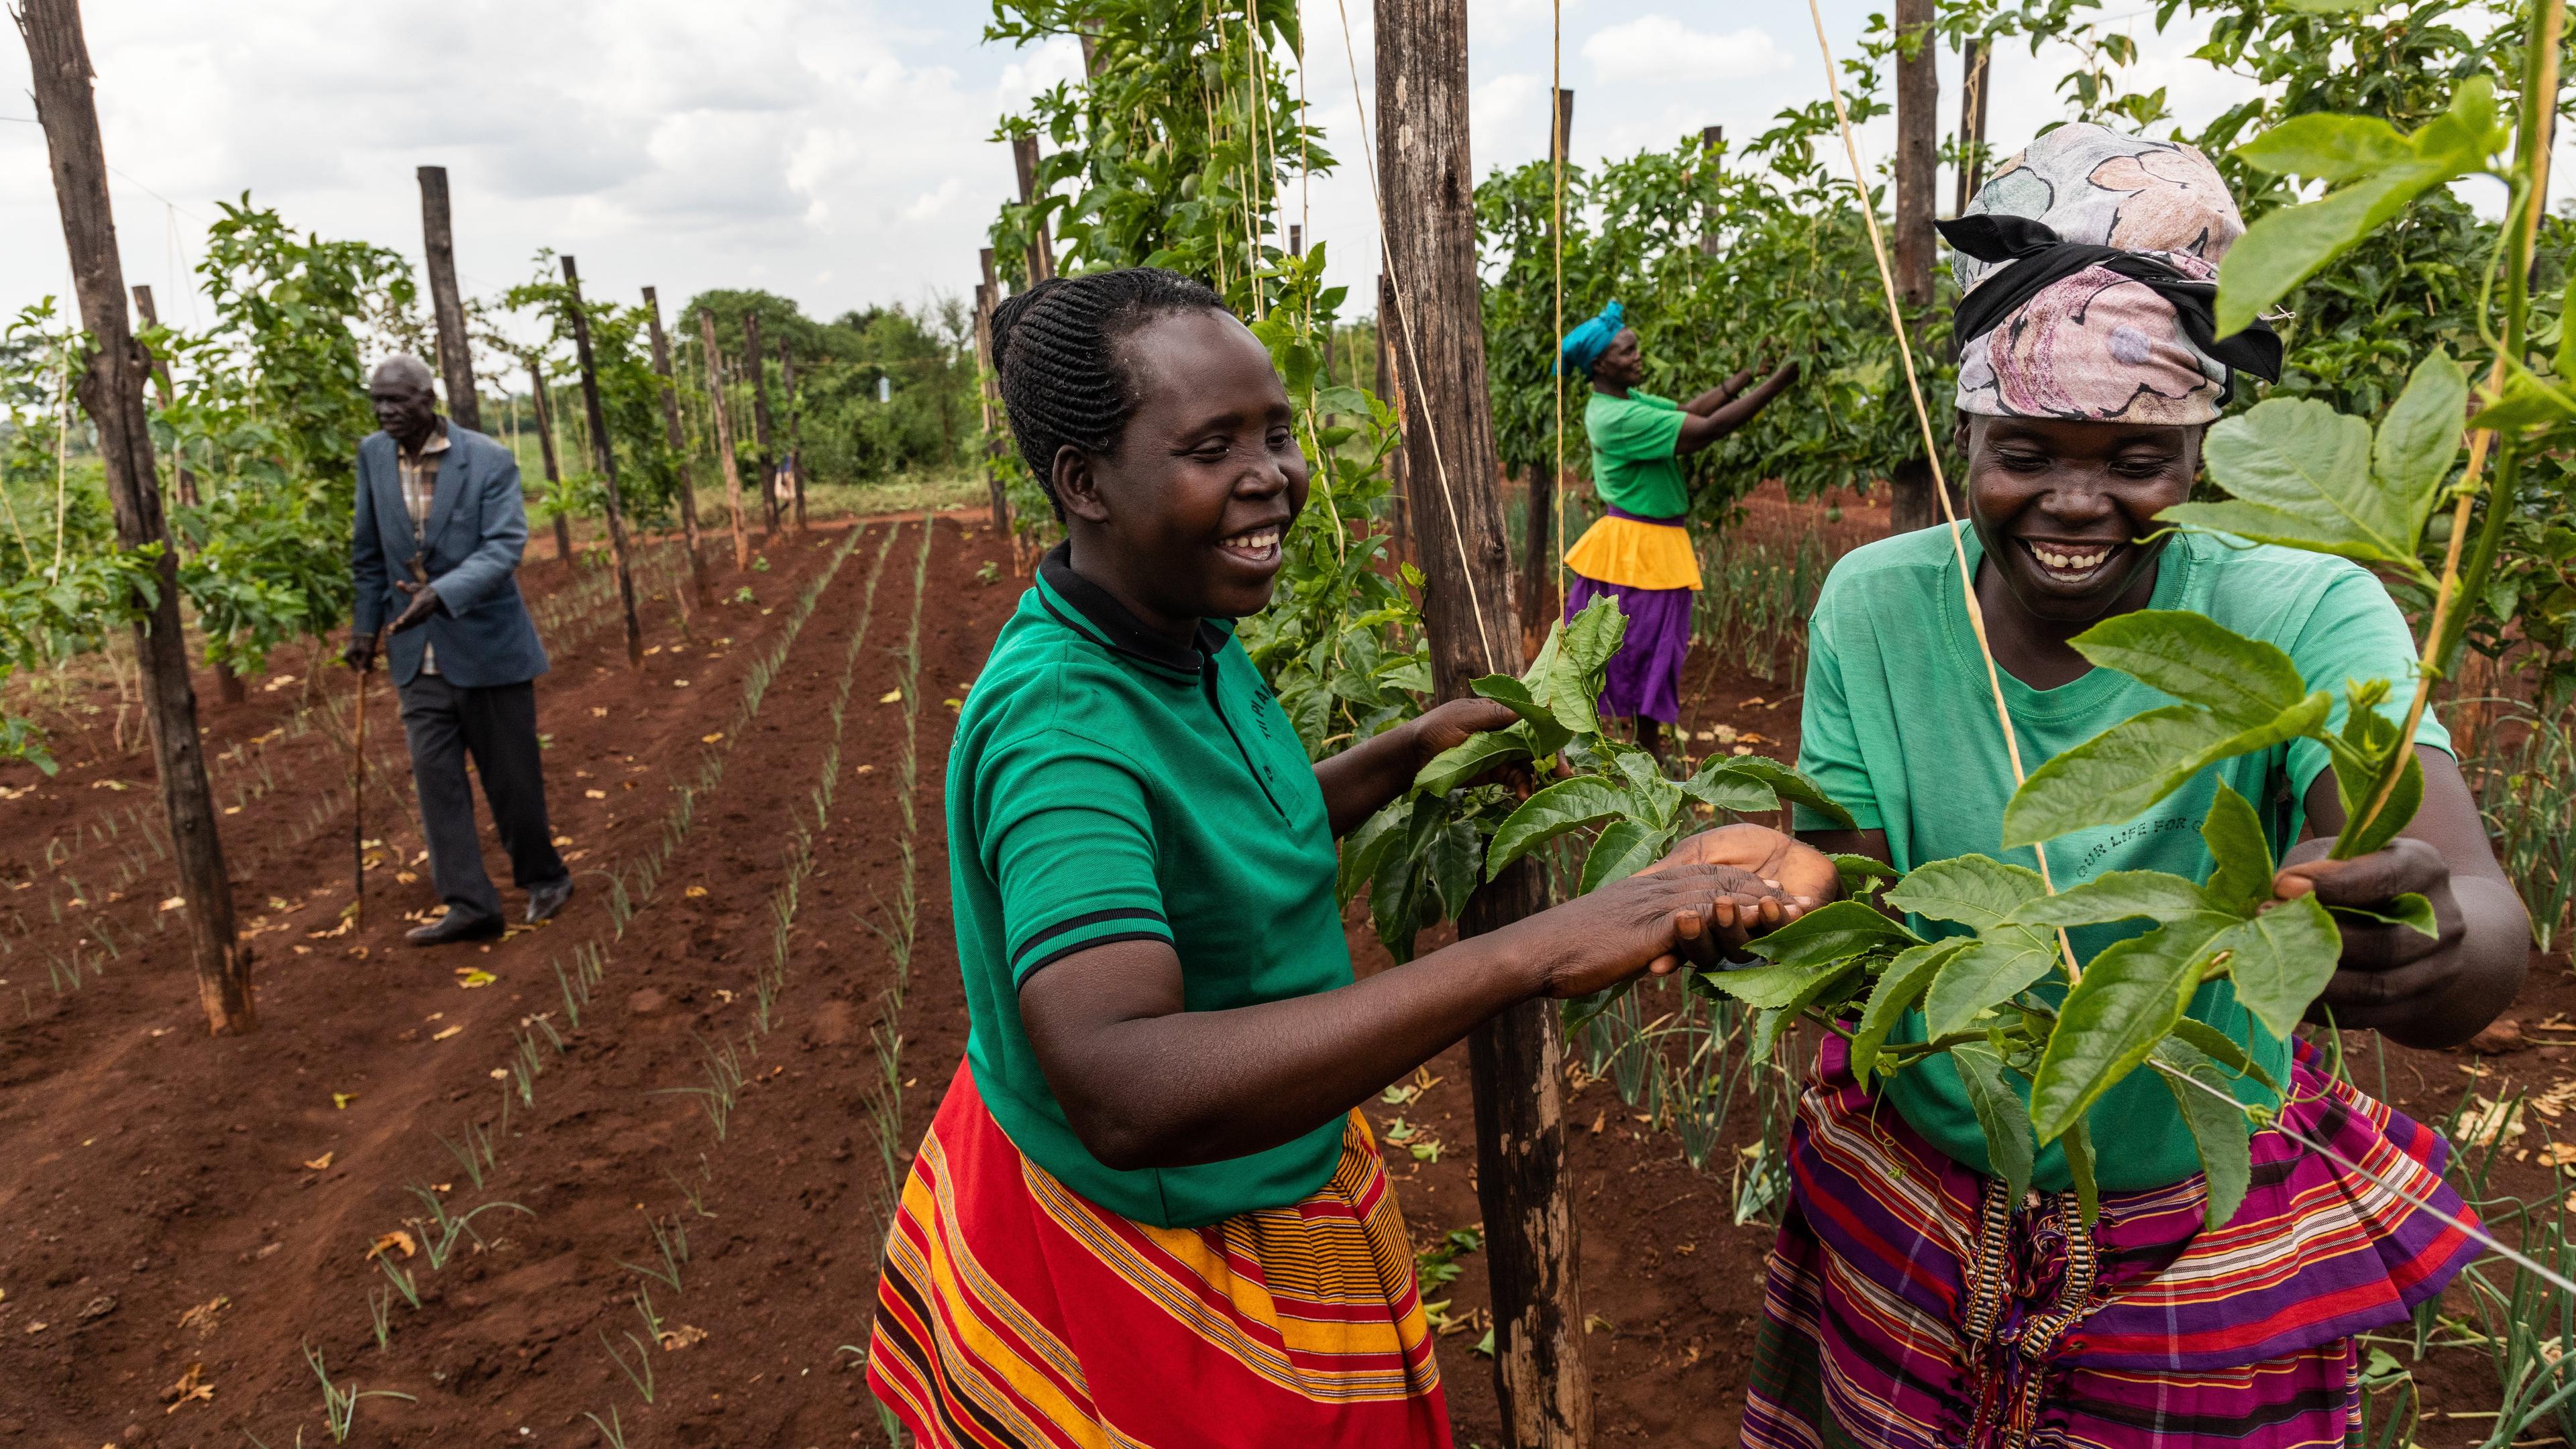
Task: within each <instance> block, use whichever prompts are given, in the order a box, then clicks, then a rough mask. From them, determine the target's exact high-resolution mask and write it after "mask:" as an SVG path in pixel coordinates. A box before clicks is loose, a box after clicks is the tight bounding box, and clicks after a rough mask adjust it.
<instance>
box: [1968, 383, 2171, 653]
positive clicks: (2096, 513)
mask: <svg viewBox="0 0 2576 1449" xmlns="http://www.w3.org/2000/svg"><path fill="white" fill-rule="evenodd" d="M2201 432H2202V430H2201V429H2200V428H2197V427H2172V426H2156V425H2145V424H2127V423H2090V422H2083V423H2079V422H2065V421H2060V420H2057V419H2050V418H1998V417H1987V416H1983V415H1976V416H1973V417H1972V418H1971V420H1970V422H1969V426H1968V429H1967V436H1968V513H1969V517H1970V519H1971V520H1972V521H1973V522H1974V523H1975V524H1976V528H1977V537H1978V539H1979V541H1980V542H1982V543H1983V544H1984V545H1985V548H1986V557H1987V558H1989V559H1991V560H1993V561H1994V567H1995V569H1996V572H1997V575H1998V576H1999V577H2000V578H2001V580H2002V581H2003V584H2004V587H2005V588H2006V589H2007V590H2008V591H2009V592H2010V593H2011V595H2012V597H2013V599H2014V600H2015V601H2016V602H2018V603H2019V604H2020V605H2021V606H2022V607H2023V608H2024V609H2026V610H2028V611H2029V612H2030V613H2031V614H2032V615H2033V616H2035V617H2037V618H2039V619H2044V620H2048V621H2050V622H2052V623H2060V624H2084V623H2090V622H2092V621H2093V620H2096V619H2099V618H2101V617H2103V616H2104V615H2106V614H2110V613H2114V612H2118V611H2119V610H2121V609H2136V608H2143V607H2145V605H2146V601H2147V598H2148V597H2149V596H2151V595H2152V594H2153V592H2154V566H2155V561H2156V556H2157V555H2158V554H2160V553H2162V552H2163V551H2164V544H2165V540H2166V539H2167V538H2170V537H2171V535H2170V534H2165V535H2163V536H2162V537H2158V538H2157V539H2156V540H2155V541H2154V542H2151V543H2141V542H2139V541H2138V540H2140V539H2144V538H2147V537H2149V536H2150V535H2153V534H2156V533H2157V532H2158V530H2160V529H2162V528H2163V527H2164V525H2162V524H2159V523H2157V522H2156V521H2155V519H2156V515H2157V514H2158V513H2160V512H2162V511H2164V510H2165V509H2167V508H2171V507H2172V506H2174V505H2175V504H2177V503H2180V502H2182V501H2183V500H2184V499H2186V498H2188V497H2189V496H2190V495H2191V480H2192V478H2193V476H2194V475H2195V474H2196V473H2198V472H2199V470H2200V437H2201ZM2132 594H2135V595H2137V597H2135V598H2131V597H2130V595H2132Z"/></svg>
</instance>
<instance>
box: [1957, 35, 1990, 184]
mask: <svg viewBox="0 0 2576 1449" xmlns="http://www.w3.org/2000/svg"><path fill="white" fill-rule="evenodd" d="M1994 68H1995V48H1994V47H1993V46H1991V45H1988V44H1986V43H1985V42H1983V41H1980V40H1971V41H1969V42H1967V43H1966V45H1964V46H1963V47H1962V48H1961V50H1960V52H1959V156H1960V160H1961V165H1960V167H1959V204H1958V205H1957V206H1954V207H1952V208H1951V209H1950V212H1951V215H1953V216H1956V215H1959V214H1960V213H1962V212H1965V211H1966V210H1967V209H1968V202H1969V201H1970V200H1971V199H1973V198H1974V197H1975V196H1976V194H1977V191H1978V188H1980V187H1982V186H1984V185H1985V184H1986V81H1987V77H1988V76H1989V75H1990V74H1991V73H1992V72H1993V70H1994Z"/></svg>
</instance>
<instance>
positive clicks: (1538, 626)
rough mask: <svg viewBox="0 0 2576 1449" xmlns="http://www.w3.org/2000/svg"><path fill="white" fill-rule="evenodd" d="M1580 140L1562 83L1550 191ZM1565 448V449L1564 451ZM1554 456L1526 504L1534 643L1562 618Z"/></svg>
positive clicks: (1534, 480)
mask: <svg viewBox="0 0 2576 1449" xmlns="http://www.w3.org/2000/svg"><path fill="white" fill-rule="evenodd" d="M1573 144H1574V92H1572V91H1570V90H1567V89H1564V88H1563V87H1558V88H1557V90H1556V104H1555V105H1554V106H1551V107H1549V113H1548V130H1547V158H1548V165H1549V166H1550V167H1551V168H1553V171H1554V181H1555V185H1554V187H1553V188H1552V190H1551V192H1550V195H1551V196H1552V197H1553V196H1562V195H1563V194H1564V191H1565V163H1566V158H1567V156H1568V155H1569V154H1570V151H1569V148H1570V147H1571V146H1572V145H1573ZM1549 205H1550V206H1551V207H1552V208H1554V210H1553V212H1552V213H1551V214H1552V215H1554V217H1555V221H1554V223H1553V225H1554V226H1556V227H1558V228H1560V229H1561V228H1562V227H1563V226H1564V225H1565V216H1564V206H1563V204H1562V203H1561V202H1557V201H1554V200H1551V201H1550V202H1549ZM1573 384H1574V380H1573V379H1572V378H1569V377H1563V376H1560V377H1558V378H1557V379H1556V388H1557V390H1558V392H1559V393H1562V392H1563V391H1564V390H1565V389H1566V388H1568V387H1570V386H1572V385H1573ZM1564 419H1565V409H1564V408H1563V407H1559V408H1558V409H1557V422H1558V426H1560V427H1562V426H1563V425H1564ZM1562 451H1563V450H1562V449H1560V450H1559V452H1560V453H1561V452H1562ZM1559 481H1560V480H1559V479H1558V478H1557V476H1556V464H1555V462H1554V461H1553V460H1551V461H1549V462H1545V463H1533V464H1531V465H1530V470H1529V497H1528V499H1527V500H1526V501H1525V503H1524V506H1523V508H1522V516H1521V537H1522V539H1523V540H1524V541H1525V543H1524V547H1525V548H1526V550H1527V551H1526V552H1524V553H1523V554H1522V555H1521V632H1522V633H1523V634H1525V635H1527V636H1528V637H1529V638H1530V639H1531V640H1532V641H1536V640H1538V639H1542V638H1545V637H1546V635H1547V626H1548V625H1549V624H1550V623H1552V622H1554V621H1555V619H1556V612H1557V609H1556V534H1555V528H1556V490H1557V486H1558V483H1559Z"/></svg>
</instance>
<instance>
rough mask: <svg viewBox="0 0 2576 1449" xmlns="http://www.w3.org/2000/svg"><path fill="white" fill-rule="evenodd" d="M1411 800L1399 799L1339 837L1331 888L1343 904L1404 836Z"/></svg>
mask: <svg viewBox="0 0 2576 1449" xmlns="http://www.w3.org/2000/svg"><path fill="white" fill-rule="evenodd" d="M1414 804H1415V802H1413V801H1411V800H1399V801H1397V802H1395V803H1394V804H1392V805H1389V806H1387V807H1386V808H1385V809H1383V810H1380V811H1378V812H1377V813H1376V814H1375V815H1372V816H1370V817H1369V818H1368V819H1366V820H1363V821H1361V822H1360V828H1359V829H1357V830H1354V831H1352V832H1351V833H1350V834H1349V835H1347V836H1344V837H1343V838H1342V860H1341V869H1340V870H1339V872H1337V874H1336V877H1335V880H1334V888H1335V890H1336V891H1337V893H1338V894H1339V896H1340V899H1341V902H1342V904H1344V905H1348V904H1350V901H1351V897H1353V896H1356V895H1358V894H1359V893H1360V887H1361V886H1362V885H1364V884H1366V883H1367V882H1368V879H1369V877H1370V876H1372V875H1374V874H1376V873H1377V867H1378V862H1379V861H1381V860H1383V859H1385V857H1386V853H1387V852H1388V851H1389V850H1392V849H1394V848H1395V845H1396V842H1398V841H1400V840H1402V839H1403V838H1404V830H1403V828H1402V827H1403V826H1404V824H1405V822H1406V821H1408V820H1410V819H1411V818H1412V813H1413V808H1414Z"/></svg>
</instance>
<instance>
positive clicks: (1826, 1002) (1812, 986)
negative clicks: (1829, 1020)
mask: <svg viewBox="0 0 2576 1449" xmlns="http://www.w3.org/2000/svg"><path fill="white" fill-rule="evenodd" d="M1860 979H1861V970H1860V967H1859V966H1857V965H1851V966H1845V967H1843V968H1842V969H1841V970H1839V971H1837V970H1831V969H1828V970H1824V971H1820V972H1818V973H1816V976H1815V978H1814V979H1813V980H1811V981H1809V982H1808V983H1807V985H1806V987H1805V989H1803V990H1801V991H1800V992H1799V993H1798V994H1797V995H1796V996H1794V997H1791V998H1790V999H1789V1001H1788V1002H1787V1004H1785V1005H1782V1006H1779V1007H1776V1008H1773V1009H1770V1010H1767V1011H1763V1012H1761V1013H1760V1014H1758V1015H1757V1016H1755V1017H1754V1019H1753V1041H1752V1047H1753V1061H1754V1063H1755V1064H1756V1065H1760V1064H1761V1063H1763V1062H1767V1061H1769V1060H1771V1049H1772V1047H1774V1046H1775V1045H1777V1044H1778V1043H1779V1040H1780V1035H1781V1033H1783V1032H1785V1031H1787V1030H1788V1029H1789V1028H1790V1027H1792V1026H1794V1025H1796V1024H1797V1021H1798V1014H1799V1013H1800V1012H1803V1011H1805V1010H1806V1009H1807V1008H1808V1007H1810V1006H1815V1007H1821V1008H1823V1009H1824V1010H1825V1012H1826V1014H1828V1015H1830V1014H1831V1012H1832V1008H1833V1007H1835V1006H1837V1005H1839V1004H1841V1002H1842V1000H1843V998H1844V997H1845V996H1847V995H1849V994H1850V988H1852V987H1854V986H1857V985H1859V984H1860Z"/></svg>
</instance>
